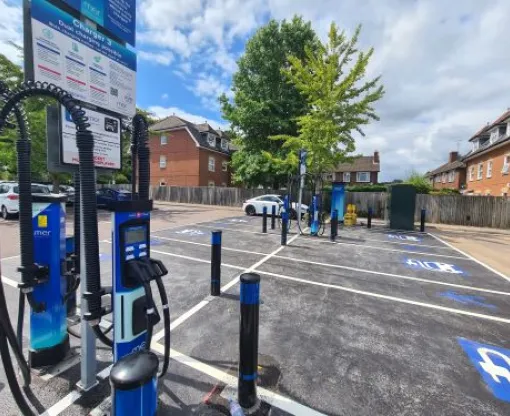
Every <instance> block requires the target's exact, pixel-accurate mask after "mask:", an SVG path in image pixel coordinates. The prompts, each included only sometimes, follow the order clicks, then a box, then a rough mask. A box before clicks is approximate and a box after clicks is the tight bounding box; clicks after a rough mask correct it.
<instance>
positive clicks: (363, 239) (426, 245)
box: [312, 234, 447, 248]
mask: <svg viewBox="0 0 510 416" xmlns="http://www.w3.org/2000/svg"><path fill="white" fill-rule="evenodd" d="M337 238H340V239H342V238H347V239H351V241H354V242H361V243H363V242H365V241H370V242H374V243H384V244H397V245H401V246H413V247H426V248H447V247H445V246H441V245H431V244H420V243H412V242H411V241H409V242H408V243H404V242H400V241H389V240H382V239H381V240H377V239H375V238H352V237H349V236H348V235H343V234H338V235H337ZM312 241H317V240H313V239H312Z"/></svg>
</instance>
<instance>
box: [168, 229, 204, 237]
mask: <svg viewBox="0 0 510 416" xmlns="http://www.w3.org/2000/svg"><path fill="white" fill-rule="evenodd" d="M175 233H176V234H182V235H189V236H190V237H194V236H196V235H204V233H203V232H202V231H200V230H193V229H189V230H188V229H186V230H182V231H176V232H175Z"/></svg>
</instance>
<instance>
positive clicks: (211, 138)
mask: <svg viewBox="0 0 510 416" xmlns="http://www.w3.org/2000/svg"><path fill="white" fill-rule="evenodd" d="M207 143H209V146H211V147H215V146H216V136H215V135H214V134H212V133H209V134H208V135H207Z"/></svg>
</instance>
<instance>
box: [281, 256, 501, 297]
mask: <svg viewBox="0 0 510 416" xmlns="http://www.w3.org/2000/svg"><path fill="white" fill-rule="evenodd" d="M273 258H275V259H281V260H288V261H295V262H297V263H305V264H313V265H316V266H323V267H332V268H335V269H342V270H349V271H353V272H359V273H368V274H375V275H378V276H386V277H394V278H396V279H403V280H413V281H415V282H422V283H427V284H434V285H441V286H450V287H456V288H459V289H465V290H472V291H475V292H484V293H492V294H495V295H503V296H510V292H501V291H499V290H492V289H485V288H481V287H477V286H466V285H459V284H456V283H448V282H440V281H438V280H430V279H423V278H420V277H413V276H404V275H400V274H394V273H385V272H377V271H375V270H366V269H359V268H357V267H350V266H341V265H339V264H331V263H321V262H318V261H312V260H303V259H297V258H293V257H286V256H278V255H275V256H273Z"/></svg>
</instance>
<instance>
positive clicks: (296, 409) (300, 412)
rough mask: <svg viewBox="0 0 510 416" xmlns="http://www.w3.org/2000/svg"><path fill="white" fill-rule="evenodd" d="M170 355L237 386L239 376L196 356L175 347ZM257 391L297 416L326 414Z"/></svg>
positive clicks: (155, 348)
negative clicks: (185, 353) (181, 351)
mask: <svg viewBox="0 0 510 416" xmlns="http://www.w3.org/2000/svg"><path fill="white" fill-rule="evenodd" d="M152 350H153V351H155V352H158V353H159V354H163V353H164V348H163V346H162V345H161V344H158V343H155V344H154V345H153V347H152ZM170 357H171V358H172V359H173V360H175V361H177V362H179V363H181V364H184V365H185V366H187V367H190V368H192V369H194V370H196V371H199V372H201V373H203V374H206V375H208V376H209V377H212V378H215V379H216V380H219V381H220V382H222V383H224V384H227V385H230V386H237V377H234V376H232V375H230V374H227V373H225V372H223V371H221V370H219V369H217V368H215V367H213V366H211V365H209V364H205V363H203V362H201V361H199V360H197V359H195V358H192V357H189V356H187V355H184V354H182V353H180V352H178V351H176V350H174V349H171V350H170ZM257 393H258V396H259V398H261V399H263V400H264V401H265V402H267V403H269V404H270V405H272V406H275V407H278V408H280V409H281V410H283V411H285V412H287V413H289V414H292V415H296V416H325V415H324V413H320V412H317V411H316V410H313V409H311V408H309V407H307V406H305V405H303V404H301V403H298V402H296V401H294V400H292V399H289V398H288V397H285V396H281V395H280V394H278V393H275V392H273V391H270V390H267V389H265V388H263V387H257Z"/></svg>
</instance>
